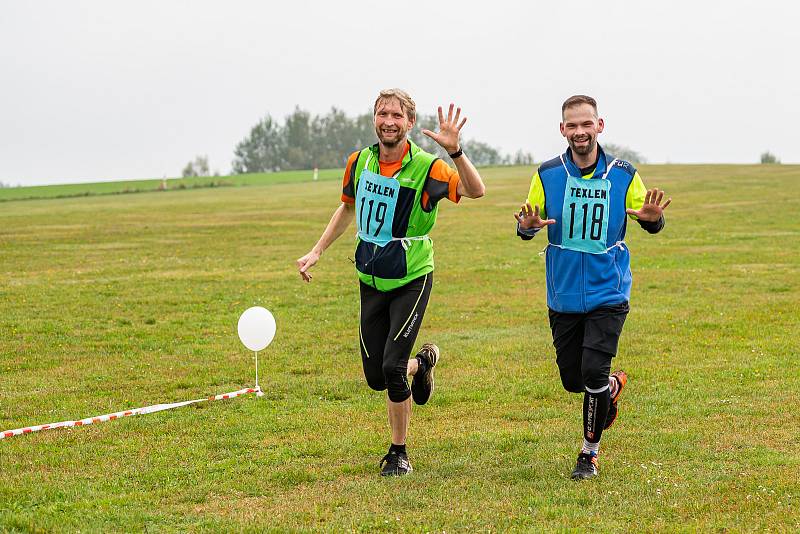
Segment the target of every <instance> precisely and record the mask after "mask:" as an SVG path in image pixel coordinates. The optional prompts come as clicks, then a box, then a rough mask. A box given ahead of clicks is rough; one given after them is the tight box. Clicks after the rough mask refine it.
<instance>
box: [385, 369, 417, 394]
mask: <svg viewBox="0 0 800 534" xmlns="http://www.w3.org/2000/svg"><path fill="white" fill-rule="evenodd" d="M406 372H407V367H406V366H405V365H402V366H398V364H397V363H395V362H391V361H387V362H384V363H383V378H384V383H385V384H386V389H388V391H389V400H390V401H392V402H403V401H405V400H406V399H407V398H409V397H410V396H411V389H409V387H408V379H407V378H406Z"/></svg>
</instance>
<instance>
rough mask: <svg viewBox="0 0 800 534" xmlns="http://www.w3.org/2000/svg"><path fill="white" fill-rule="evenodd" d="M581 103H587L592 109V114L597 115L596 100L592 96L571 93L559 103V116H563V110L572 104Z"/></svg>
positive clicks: (577, 104)
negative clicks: (571, 94)
mask: <svg viewBox="0 0 800 534" xmlns="http://www.w3.org/2000/svg"><path fill="white" fill-rule="evenodd" d="M581 104H589V105H590V106H592V108H593V109H594V114H595V116H597V100H595V99H594V98H592V97H591V96H586V95H573V96H571V97H569V98H568V99H566V100H565V101H564V103H563V104H561V117H562V118H563V117H564V112H565V111H566V110H567V108H571V107H574V106H580V105H581Z"/></svg>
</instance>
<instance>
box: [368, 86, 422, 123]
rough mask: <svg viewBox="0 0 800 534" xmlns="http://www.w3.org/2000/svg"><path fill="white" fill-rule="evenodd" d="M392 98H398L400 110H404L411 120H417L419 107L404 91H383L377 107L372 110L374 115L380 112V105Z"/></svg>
mask: <svg viewBox="0 0 800 534" xmlns="http://www.w3.org/2000/svg"><path fill="white" fill-rule="evenodd" d="M390 98H396V99H397V100H398V101H399V102H400V109H402V110H403V113H405V114H406V117H408V119H409V120H411V121H416V120H417V105H416V104H415V103H414V101H413V100H412V99H411V95H409V94H408V93H406V92H405V91H403V90H402V89H384V90H383V91H381V92H380V94H379V95H378V98H377V99H376V100H375V106H373V108H372V115H373V116H374V115H375V114H376V113H377V112H378V104H380V103H381V102H382V101H384V100H388V99H390Z"/></svg>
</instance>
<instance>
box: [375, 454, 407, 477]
mask: <svg viewBox="0 0 800 534" xmlns="http://www.w3.org/2000/svg"><path fill="white" fill-rule="evenodd" d="M378 465H379V466H381V476H382V477H401V476H403V475H407V474H409V473H410V472H411V471H413V470H414V469H413V468H412V467H411V462H409V461H408V455H407V454H406V453H404V452H395V451H389V452H388V453H387V454H386V456H384V457H383V459H382V460H381V461H380V463H379V464H378Z"/></svg>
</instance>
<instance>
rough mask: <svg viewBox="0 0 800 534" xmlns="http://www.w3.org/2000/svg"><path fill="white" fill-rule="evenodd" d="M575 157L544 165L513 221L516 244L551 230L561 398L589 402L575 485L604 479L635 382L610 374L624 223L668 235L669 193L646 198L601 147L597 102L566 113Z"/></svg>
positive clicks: (618, 322)
mask: <svg viewBox="0 0 800 534" xmlns="http://www.w3.org/2000/svg"><path fill="white" fill-rule="evenodd" d="M561 115H562V122H561V135H563V136H564V138H566V140H567V143H568V144H569V148H567V151H566V152H564V153H563V154H562V155H561V156H559V157H557V158H554V159H552V160H550V161H548V162H546V163H544V164H542V165H541V166H540V167H539V169H538V170H537V172H536V174H535V175H534V176H533V180H532V182H531V188H530V192H529V193H528V200H527V202H526V203H525V205H524V206H522V208H521V209H520V212H519V213H515V214H514V217H515V218H516V219H517V235H519V236H520V237H521V238H522V239H523V240H529V239H532V238H533V236H535V235H536V233H537V232H539V231H540V230H541V229H542V228H545V227H547V240H548V244H547V252H546V268H545V270H546V278H547V306H548V307H549V309H550V312H549V315H550V329H551V331H552V333H553V345H554V346H555V349H556V363H557V364H558V369H559V373H560V375H561V383H562V384H563V386H564V389H566V390H567V391H570V392H573V393H583V446H582V447H581V452H580V453H579V454H578V461H577V464H576V466H575V469H574V470H573V471H572V478H573V479H576V480H581V479H587V478H591V477H593V476H596V475H597V469H598V464H597V455H598V453H599V450H600V437H601V436H602V433H603V430H605V429H607V428H608V427H610V426H611V425H612V424H613V423H614V421H615V420H616V418H617V414H618V411H619V406H618V401H619V397H620V394H621V393H622V390H623V388H624V387H625V384H626V383H627V381H628V377H627V375H626V374H625V372H624V371H616V372H615V373H611V360H612V358H613V357H614V356H615V355H616V353H617V344H618V342H619V336H620V334H621V333H622V326H623V324H624V323H625V318H626V316H627V315H628V309H629V308H628V302H629V300H630V295H631V270H630V254H629V252H628V248H627V246H625V243H624V238H625V230H626V227H627V218H628V217H630V218H631V219H633V220H635V221H636V222H638V223H639V225H640V226H641V227H642V228H644V229H645V230H646V231H647V232H649V233H651V234H655V233H657V232H660V231H661V230H662V229H663V228H664V214H663V211H664V209H665V208H666V207H667V206H668V205H669V203H670V201H671V199H667V200H666V201H664V192H663V191H659V190H658V189H651V190H648V189H647V188H646V187H645V186H644V183H643V182H642V179H641V177H640V176H639V173H638V172H637V171H636V169H635V168H634V167H633V165H631V164H630V163H629V162H627V161H623V160H620V159H616V158H614V157H613V156H611V155H609V154H606V153H605V151H604V150H603V149H602V147H600V145H598V144H597V136H598V135H599V134H600V133H601V132H602V131H603V127H604V123H603V119H602V118H599V117H598V114H597V102H596V101H595V99H594V98H592V97H590V96H585V95H576V96H572V97H570V98H568V99H567V100H566V101H565V102H564V104H563V105H562V107H561Z"/></svg>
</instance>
